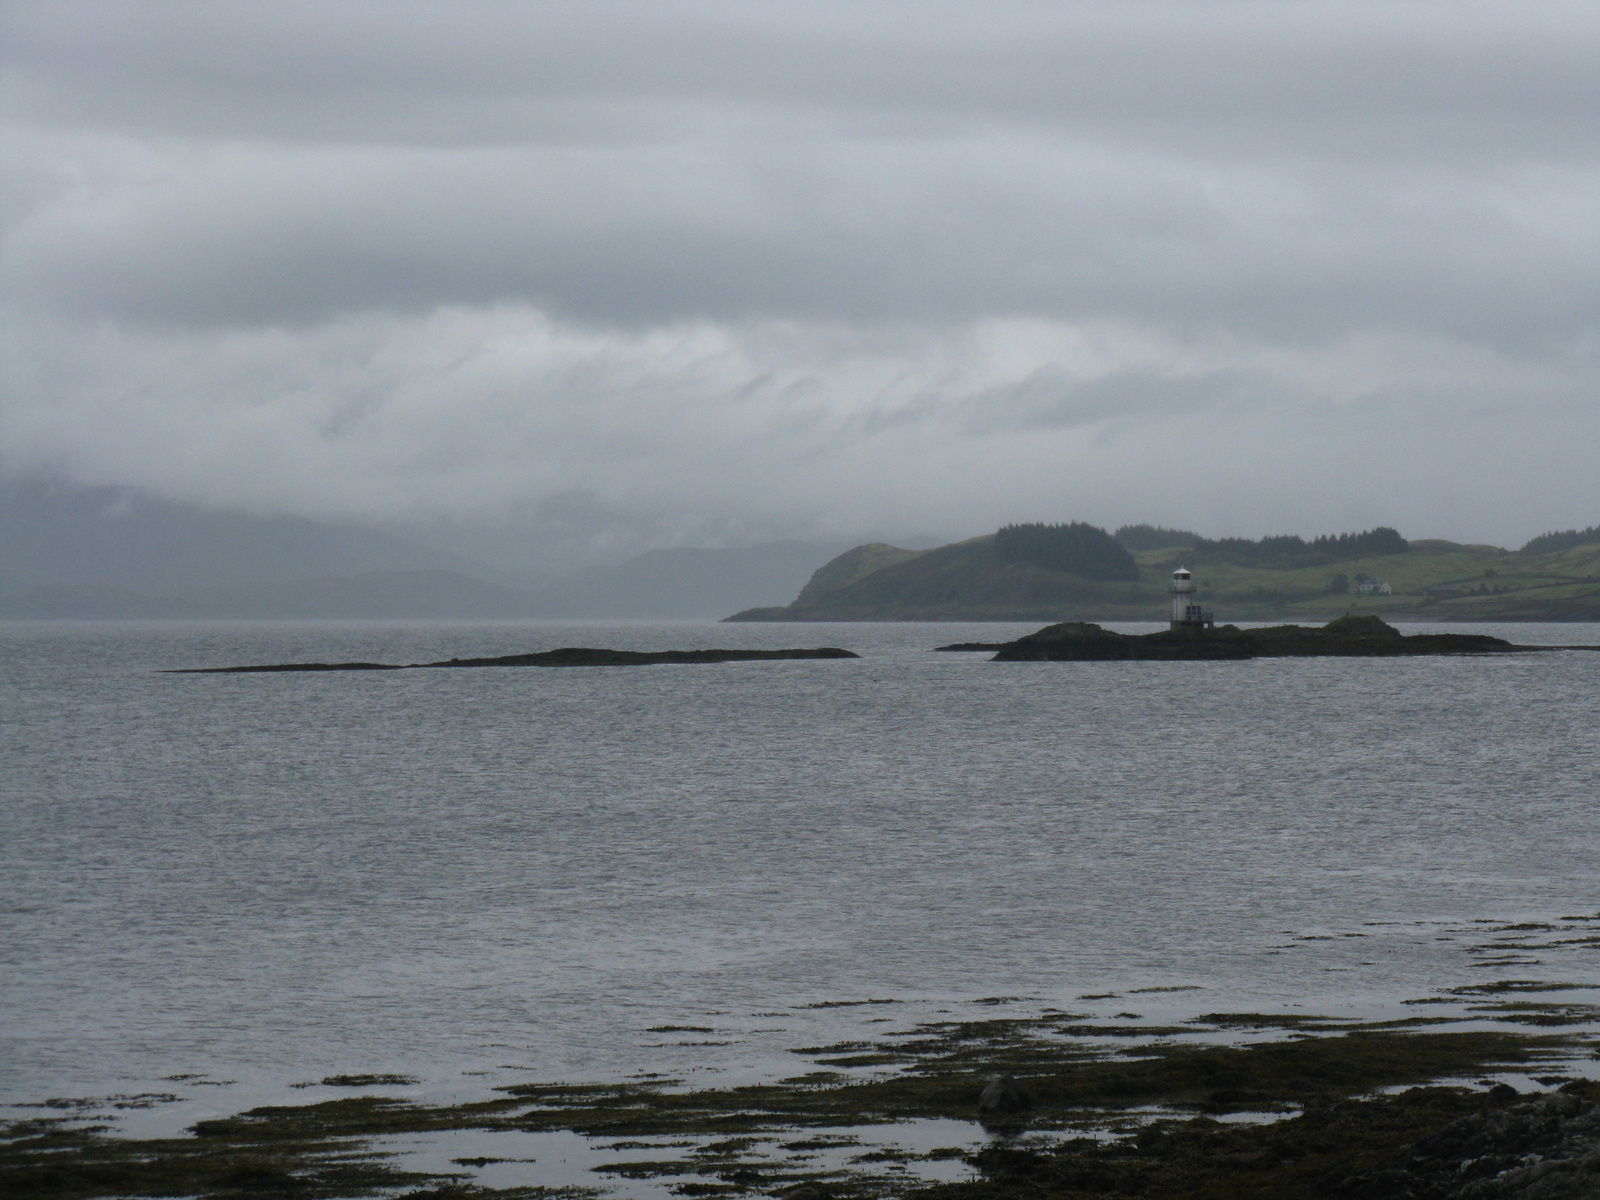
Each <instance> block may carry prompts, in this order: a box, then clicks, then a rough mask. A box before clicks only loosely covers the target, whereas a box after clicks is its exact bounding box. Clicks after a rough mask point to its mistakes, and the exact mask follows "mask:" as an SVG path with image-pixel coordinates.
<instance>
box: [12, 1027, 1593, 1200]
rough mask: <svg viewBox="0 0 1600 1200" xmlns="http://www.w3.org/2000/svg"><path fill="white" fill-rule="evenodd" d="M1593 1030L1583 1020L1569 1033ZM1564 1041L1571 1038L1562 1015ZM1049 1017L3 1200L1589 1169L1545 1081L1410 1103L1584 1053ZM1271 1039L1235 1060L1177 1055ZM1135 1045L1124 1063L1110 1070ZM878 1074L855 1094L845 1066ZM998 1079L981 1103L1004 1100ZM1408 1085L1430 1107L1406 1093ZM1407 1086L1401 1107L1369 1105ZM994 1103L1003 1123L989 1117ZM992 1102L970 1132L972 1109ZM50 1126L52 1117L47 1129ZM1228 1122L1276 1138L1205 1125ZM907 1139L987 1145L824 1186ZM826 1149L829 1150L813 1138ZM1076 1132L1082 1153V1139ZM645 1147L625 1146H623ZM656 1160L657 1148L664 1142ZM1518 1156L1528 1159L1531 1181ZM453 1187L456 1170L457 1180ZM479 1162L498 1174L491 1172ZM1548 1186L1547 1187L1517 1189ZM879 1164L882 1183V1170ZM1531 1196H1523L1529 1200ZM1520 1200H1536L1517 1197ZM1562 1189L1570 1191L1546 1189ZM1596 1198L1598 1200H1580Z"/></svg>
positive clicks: (1113, 1182) (1338, 1190)
mask: <svg viewBox="0 0 1600 1200" xmlns="http://www.w3.org/2000/svg"><path fill="white" fill-rule="evenodd" d="M1594 1015H1595V1014H1594V1013H1589V1014H1587V1017H1588V1020H1587V1021H1585V1022H1584V1023H1585V1024H1588V1023H1590V1022H1592V1018H1593V1016H1594ZM1561 1019H1562V1020H1564V1021H1565V1020H1570V1017H1562V1018H1561ZM1083 1020H1084V1018H1082V1017H1081V1016H1078V1015H1075V1014H1070V1013H1059V1014H1054V1015H1050V1016H1044V1017H1034V1018H1024V1019H997V1020H985V1021H973V1022H962V1023H954V1024H939V1025H928V1026H923V1027H920V1028H917V1029H913V1030H910V1031H908V1032H907V1033H906V1034H903V1035H901V1036H897V1037H891V1038H889V1039H886V1040H884V1041H881V1042H850V1043H843V1044H840V1045H835V1046H818V1047H811V1048H808V1049H804V1050H799V1051H797V1053H800V1054H803V1055H805V1056H807V1057H809V1058H810V1059H811V1060H812V1061H813V1062H814V1063H815V1064H816V1065H817V1066H818V1067H819V1068H823V1069H819V1070H815V1071H812V1072H809V1073H807V1074H804V1075H801V1076H798V1077H796V1078H793V1079H788V1080H783V1081H779V1082H775V1083H770V1084H760V1085H755V1086H748V1087H711V1088H700V1089H685V1088H683V1087H682V1086H681V1085H680V1084H678V1083H677V1081H654V1082H651V1083H612V1084H525V1085H515V1086H510V1087H504V1088H500V1089H497V1092H498V1095H496V1096H495V1097H493V1098H490V1099H486V1100H482V1101H478V1102H474V1103H466V1104H459V1105H426V1104H415V1103H407V1102H403V1101H400V1100H395V1099H390V1098H386V1097H383V1096H376V1095H364V1096H351V1097H345V1098H341V1099H334V1100H327V1101H323V1102H321V1103H314V1104H306V1105H290V1106H273V1107H266V1108H257V1109H252V1110H250V1111H249V1112H245V1113H242V1114H240V1115H238V1116H235V1117H228V1118H223V1119H217V1120H206V1121H201V1122H199V1123H197V1124H196V1125H195V1126H193V1127H192V1129H191V1131H190V1132H191V1135H192V1136H188V1137H177V1138H163V1139H148V1140H133V1139H121V1138H116V1137H109V1136H107V1135H106V1132H105V1130H104V1128H103V1127H101V1128H96V1127H93V1126H89V1127H84V1125H83V1122H82V1120H81V1118H80V1119H75V1118H73V1117H72V1116H61V1115H57V1113H58V1112H59V1110H61V1109H63V1108H70V1107H71V1106H73V1105H75V1104H78V1103H80V1102H75V1101H53V1102H51V1104H50V1105H48V1106H42V1107H43V1108H44V1110H45V1113H46V1114H48V1115H41V1116H39V1117H36V1118H33V1119H31V1120H25V1121H21V1122H17V1123H14V1124H12V1125H10V1126H9V1127H6V1128H4V1129H3V1130H0V1193H3V1194H5V1195H7V1196H17V1197H30V1198H34V1200H87V1198H89V1197H100V1196H162V1195H166V1196H172V1195H184V1196H195V1197H206V1198H208V1200H210V1198H215V1200H233V1198H237V1197H246V1196H250V1197H302V1198H305V1200H318V1198H325V1197H335V1196H356V1195H371V1194H374V1193H376V1192H378V1191H387V1192H389V1193H390V1194H393V1193H394V1192H395V1191H397V1190H399V1189H404V1188H410V1189H414V1190H411V1191H409V1192H407V1193H406V1194H407V1195H408V1196H410V1197H413V1198H414V1200H426V1198H433V1197H440V1198H442V1197H446V1196H453V1197H491V1196H493V1197H499V1198H501V1200H514V1198H515V1200H524V1198H530V1197H546V1198H553V1197H556V1196H564V1197H573V1196H577V1195H587V1194H590V1193H588V1192H582V1191H578V1190H574V1189H557V1188H545V1187H542V1186H539V1185H538V1184H536V1183H532V1182H531V1181H533V1180H537V1179H538V1177H539V1176H538V1171H537V1169H536V1168H532V1169H530V1170H529V1172H528V1178H529V1180H530V1182H529V1183H528V1184H525V1185H523V1186H518V1187H514V1188H508V1189H501V1190H491V1189H487V1188H483V1187H479V1186H476V1185H473V1184H471V1183H470V1182H468V1177H467V1176H465V1175H460V1176H456V1177H453V1178H452V1177H448V1176H428V1175H423V1174H419V1173H416V1172H408V1171H405V1170H401V1169H400V1168H398V1167H397V1166H396V1165H395V1164H394V1163H393V1162H392V1161H391V1160H390V1159H389V1158H388V1157H387V1156H386V1154H385V1152H384V1147H383V1143H382V1142H381V1141H380V1140H378V1139H382V1138H384V1137H386V1136H389V1135H402V1134H416V1133H425V1132H437V1131H445V1130H477V1131H490V1132H494V1131H500V1132H546V1131H557V1130H571V1131H575V1132H578V1133H580V1134H583V1135H586V1136H588V1137H591V1138H595V1139H611V1140H615V1139H625V1140H622V1141H615V1142H614V1144H613V1145H611V1146H610V1149H611V1150H613V1151H634V1152H638V1151H648V1152H650V1157H635V1158H632V1159H624V1160H617V1161H612V1162H607V1163H605V1164H604V1165H603V1166H602V1167H601V1168H599V1169H601V1170H603V1171H605V1172H607V1173H608V1174H611V1175H613V1176H620V1177H623V1178H634V1179H651V1178H654V1179H668V1180H674V1181H676V1182H674V1183H673V1184H672V1190H673V1191H674V1192H676V1193H678V1194H680V1195H685V1196H730V1197H732V1196H759V1195H768V1196H784V1197H788V1198H789V1200H843V1198H845V1197H851V1198H862V1200H866V1198H876V1197H889V1196H895V1197H913V1198H916V1200H998V1198H1000V1197H1007V1198H1009V1200H1080V1198H1082V1197H1086V1196H1120V1197H1148V1198H1149V1200H1224V1198H1226V1200H1251V1198H1259V1200H1269V1198H1270V1200H1400V1198H1401V1197H1413V1198H1415V1200H1423V1198H1427V1200H1446V1198H1455V1200H1468V1198H1469V1197H1473V1198H1480V1200H1489V1198H1499V1197H1507V1198H1509V1197H1523V1198H1525V1200H1532V1198H1533V1197H1540V1198H1543V1200H1569V1198H1571V1200H1575V1198H1577V1197H1582V1196H1587V1197H1593V1196H1594V1195H1595V1192H1594V1191H1593V1190H1592V1185H1593V1182H1594V1177H1595V1171H1596V1169H1597V1164H1600V1157H1597V1155H1600V1086H1597V1085H1596V1084H1595V1083H1593V1082H1591V1081H1586V1080H1580V1079H1572V1078H1569V1077H1566V1076H1559V1075H1548V1074H1547V1075H1542V1076H1541V1080H1542V1081H1543V1082H1544V1083H1545V1084H1546V1085H1547V1086H1552V1087H1559V1090H1558V1091H1556V1092H1553V1093H1550V1094H1546V1095H1542V1096H1539V1097H1537V1098H1532V1099H1530V1098H1529V1097H1526V1096H1521V1095H1518V1094H1517V1092H1515V1091H1514V1090H1513V1089H1511V1088H1509V1087H1506V1086H1504V1085H1498V1086H1493V1087H1489V1086H1486V1085H1484V1084H1480V1085H1478V1086H1461V1085H1457V1086H1447V1087H1441V1086H1426V1085H1429V1084H1432V1083H1433V1082H1434V1081H1437V1080H1440V1079H1455V1080H1461V1079H1472V1078H1475V1077H1478V1076H1481V1075H1482V1074H1484V1073H1485V1072H1493V1071H1498V1070H1504V1069H1507V1068H1511V1069H1515V1070H1520V1071H1530V1072H1535V1071H1540V1070H1541V1069H1543V1070H1545V1071H1549V1070H1550V1069H1551V1067H1552V1065H1553V1064H1555V1063H1557V1062H1560V1061H1570V1060H1571V1059H1573V1058H1574V1057H1575V1056H1576V1055H1578V1054H1580V1053H1583V1052H1585V1051H1589V1050H1592V1046H1591V1045H1590V1044H1589V1043H1588V1042H1587V1041H1586V1040H1585V1038H1584V1037H1583V1036H1582V1035H1579V1034H1576V1033H1574V1034H1565V1033H1549V1032H1546V1033H1522V1032H1501V1031H1484V1030H1455V1031H1449V1030H1440V1029H1438V1028H1436V1026H1437V1025H1439V1024H1443V1023H1446V1022H1445V1020H1444V1019H1442V1018H1419V1019H1415V1020H1412V1021H1408V1022H1404V1023H1401V1024H1400V1025H1395V1024H1388V1025H1365V1026H1363V1025H1354V1024H1341V1023H1339V1022H1336V1021H1330V1020H1328V1019H1325V1018H1315V1017H1304V1016H1291V1017H1275V1016H1264V1015H1260V1014H1248V1013H1247V1014H1213V1015H1210V1016H1207V1017H1203V1018H1197V1019H1196V1020H1195V1021H1192V1022H1187V1023H1185V1024H1183V1025H1180V1026H1174V1027H1171V1028H1157V1027H1139V1028H1132V1027H1130V1026H1128V1025H1127V1024H1125V1023H1120V1022H1119V1023H1117V1024H1116V1025H1114V1026H1106V1027H1101V1026H1095V1025H1086V1024H1083V1023H1081V1022H1082V1021H1083ZM1242 1028H1248V1029H1250V1030H1252V1031H1253V1032H1254V1033H1255V1034H1257V1035H1260V1034H1262V1033H1269V1034H1270V1033H1272V1032H1276V1033H1277V1034H1278V1035H1279V1036H1278V1037H1277V1038H1276V1039H1273V1040H1266V1041H1256V1042H1250V1043H1246V1044H1242V1045H1218V1044H1198V1045H1197V1044H1194V1043H1193V1042H1192V1041H1190V1042H1188V1043H1184V1042H1180V1041H1177V1040H1175V1039H1176V1038H1177V1037H1178V1036H1179V1035H1183V1034H1191V1035H1192V1034H1200V1035H1202V1036H1204V1035H1207V1034H1209V1035H1211V1036H1227V1034H1228V1032H1229V1031H1236V1030H1239V1029H1242ZM1130 1035H1139V1036H1141V1037H1142V1038H1143V1039H1148V1040H1144V1041H1141V1042H1140V1043H1139V1044H1129V1045H1123V1046H1120V1047H1116V1046H1113V1045H1108V1044H1107V1039H1108V1038H1115V1039H1117V1040H1118V1041H1120V1040H1121V1039H1123V1038H1127V1037H1129V1036H1130ZM844 1066H849V1067H855V1066H873V1067H880V1068H888V1067H893V1068H895V1070H894V1071H893V1073H888V1074H880V1075H875V1076H872V1077H868V1078H862V1077H861V1076H859V1075H852V1074H849V1073H847V1072H845V1071H842V1070H839V1069H837V1068H838V1067H844ZM997 1075H999V1076H1005V1077H1008V1081H1007V1082H1006V1083H1005V1084H1004V1085H1003V1086H1001V1087H998V1088H997V1087H996V1085H995V1077H996V1076H997ZM1415 1085H1424V1086H1415ZM1395 1087H1410V1090H1408V1091H1405V1092H1403V1093H1400V1094H1398V1095H1378V1096H1374V1095H1373V1093H1375V1092H1377V1091H1379V1090H1380V1089H1389V1088H1395ZM997 1091H999V1092H1004V1093H1006V1094H1007V1095H1009V1096H1011V1097H1012V1102H1011V1103H1007V1104H1004V1105H997V1104H995V1103H993V1102H992V1098H993V1097H994V1095H995V1094H996V1093H997ZM986 1093H987V1094H988V1095H989V1096H990V1097H991V1103H990V1104H989V1105H988V1107H987V1109H986V1110H985V1109H984V1108H983V1107H982V1100H981V1098H982V1097H983V1096H984V1095H985V1094H986ZM52 1108H54V1109H55V1110H57V1111H56V1112H51V1111H50V1110H51V1109H52ZM1231 1113H1258V1114H1272V1115H1276V1116H1277V1117H1279V1118H1280V1119H1277V1120H1267V1121H1258V1122H1246V1123H1231V1122H1224V1121H1219V1120H1218V1119H1217V1118H1218V1117H1221V1116H1225V1115H1227V1114H1231ZM912 1118H947V1119H949V1118H954V1119H957V1120H962V1121H970V1122H973V1123H974V1124H973V1128H974V1132H977V1128H978V1124H979V1123H980V1122H981V1123H982V1124H983V1126H984V1128H985V1129H987V1130H988V1132H989V1134H990V1135H991V1139H992V1140H990V1141H989V1142H988V1144H986V1145H985V1146H983V1147H982V1148H981V1149H979V1150H977V1151H976V1152H973V1151H972V1150H971V1149H970V1142H969V1145H968V1146H966V1147H945V1148H936V1149H933V1150H929V1151H925V1152H923V1153H920V1154H917V1153H911V1152H894V1151H889V1152H872V1153H865V1154H858V1155H855V1156H854V1157H853V1158H851V1160H850V1161H849V1162H848V1163H846V1164H842V1165H834V1166H831V1167H830V1166H825V1165H821V1164H819V1163H818V1161H817V1160H816V1158H815V1156H814V1155H813V1153H812V1152H813V1151H814V1150H815V1149H818V1148H828V1147H834V1146H850V1145H853V1144H857V1143H855V1142H854V1141H853V1134H852V1131H855V1133H860V1134H863V1135H864V1133H865V1131H866V1130H867V1129H869V1128H871V1127H875V1126H876V1127H892V1125H893V1123H895V1122H897V1121H904V1120H907V1119H912ZM823 1131H828V1132H826V1133H824V1132H823ZM1091 1133H1094V1134H1096V1135H1097V1136H1087V1135H1089V1134H1091ZM640 1138H651V1139H657V1140H655V1141H651V1142H641V1141H638V1140H637V1139H640ZM661 1139H667V1140H661ZM1532 1156H1543V1159H1542V1160H1541V1159H1536V1158H1534V1157H1532ZM918 1158H921V1159H926V1160H929V1161H933V1160H938V1159H962V1160H964V1161H966V1162H967V1163H968V1164H969V1165H970V1166H971V1167H972V1168H973V1169H974V1170H975V1172H976V1175H975V1177H974V1178H973V1179H972V1180H970V1181H964V1182H957V1183H946V1184H919V1183H918V1181H917V1180H916V1179H915V1177H914V1176H908V1175H907V1174H906V1173H904V1171H903V1170H899V1173H896V1172H897V1168H903V1167H904V1166H906V1165H909V1164H910V1162H911V1161H912V1160H914V1159H918ZM457 1161H460V1162H463V1163H466V1162H469V1161H470V1160H465V1159H462V1160H457ZM482 1161H484V1162H489V1161H496V1160H493V1159H490V1158H485V1159H483V1160H482ZM1541 1162H1549V1163H1553V1164H1556V1165H1553V1166H1549V1167H1545V1168H1544V1169H1543V1171H1542V1173H1540V1174H1537V1175H1536V1176H1532V1175H1530V1170H1529V1169H1530V1167H1531V1168H1534V1169H1535V1170H1537V1167H1538V1165H1539V1164H1540V1163H1541ZM885 1164H889V1165H888V1166H886V1165H885ZM1530 1179H1531V1183H1530ZM1532 1185H1537V1186H1538V1187H1540V1188H1543V1189H1544V1190H1531V1188H1532ZM1563 1188H1565V1189H1566V1190H1562V1189H1563ZM1584 1189H1589V1190H1584Z"/></svg>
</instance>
